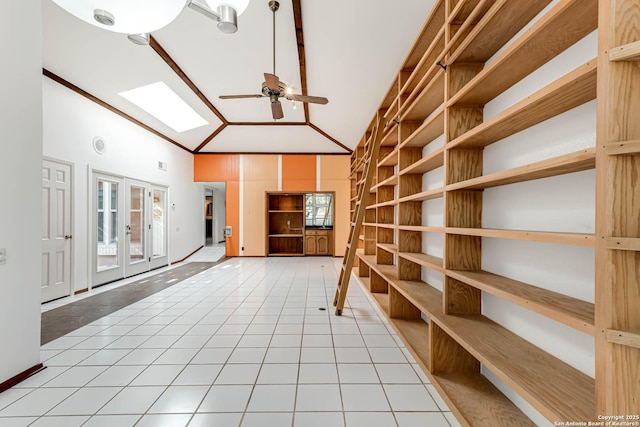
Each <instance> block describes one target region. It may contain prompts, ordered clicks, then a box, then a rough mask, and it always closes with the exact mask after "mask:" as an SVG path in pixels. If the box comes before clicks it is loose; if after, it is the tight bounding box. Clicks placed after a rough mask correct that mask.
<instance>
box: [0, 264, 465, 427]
mask: <svg viewBox="0 0 640 427" xmlns="http://www.w3.org/2000/svg"><path fill="white" fill-rule="evenodd" d="M340 266H341V260H340V259H334V258H325V257H307V258H245V259H243V258H234V259H231V260H229V261H227V262H225V263H222V264H219V265H217V266H215V267H214V268H212V269H210V270H207V271H205V272H203V273H200V274H198V275H196V276H193V277H191V278H189V279H187V280H185V281H183V282H181V283H178V284H176V285H174V286H172V287H170V288H167V289H165V290H163V291H160V292H159V293H156V294H154V295H152V296H150V297H148V298H146V299H144V300H141V301H139V302H137V303H135V304H132V305H131V306H129V307H126V308H124V309H122V310H119V311H117V312H115V313H113V314H111V315H108V316H106V317H103V318H101V319H99V320H97V321H95V322H93V323H91V324H89V325H87V326H85V327H83V328H80V329H78V330H76V331H74V332H72V333H70V334H68V335H66V336H64V337H61V338H59V339H57V340H55V341H52V342H50V343H48V344H46V345H45V346H43V347H42V349H41V354H42V359H43V362H44V364H45V365H46V366H47V369H45V370H44V371H42V372H40V373H38V374H36V375H34V376H32V377H31V378H29V379H27V380H26V381H24V382H22V383H21V384H19V385H18V386H16V387H14V388H12V389H9V390H7V391H5V392H4V393H1V394H0V427H4V426H27V425H32V426H65V427H70V426H110V427H111V426H117V427H126V426H134V425H135V426H154V427H158V426H171V427H174V426H175V427H179V426H187V425H189V426H208V427H210V426H213V427H231V426H235V427H237V426H242V427H252V426H259V427H280V426H283V427H284V426H286V427H316V426H317V427H319V426H322V427H326V426H331V427H365V426H366V427H378V426H379V427H414V426H415V427H425V426H428V427H449V426H458V425H459V424H458V423H457V422H456V420H455V418H454V417H453V416H452V414H451V413H450V412H449V411H448V408H447V407H446V405H445V404H444V402H442V399H440V397H439V396H438V394H437V393H436V391H435V389H434V388H433V386H432V385H431V384H429V381H428V380H427V378H426V377H425V376H424V374H423V373H422V372H421V371H420V368H419V367H418V365H417V364H415V361H414V360H413V359H412V357H411V355H410V354H409V352H408V351H407V350H406V348H404V347H403V345H402V343H401V341H400V340H399V338H398V337H397V336H396V335H395V333H394V331H393V329H392V328H391V327H390V326H389V325H388V323H387V322H386V320H385V318H384V317H383V316H382V315H380V313H379V312H378V310H377V307H375V306H374V304H373V303H372V301H371V299H370V297H369V296H368V294H367V293H366V292H365V291H364V290H363V289H362V288H361V287H360V286H359V284H358V283H357V282H356V281H355V280H352V282H351V286H350V288H349V293H348V298H347V304H346V306H345V310H344V314H343V315H342V316H340V317H337V316H335V315H333V310H332V308H333V307H332V306H331V303H332V300H333V295H334V292H335V284H336V281H337V272H338V271H339V269H340ZM323 308H324V309H326V310H321V309H323Z"/></svg>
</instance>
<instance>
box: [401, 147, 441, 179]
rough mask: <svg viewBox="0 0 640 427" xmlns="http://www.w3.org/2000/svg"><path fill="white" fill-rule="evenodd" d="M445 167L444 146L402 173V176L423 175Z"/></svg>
mask: <svg viewBox="0 0 640 427" xmlns="http://www.w3.org/2000/svg"><path fill="white" fill-rule="evenodd" d="M443 165H444V146H443V147H440V148H438V149H437V150H436V151H434V152H433V153H430V154H428V155H426V156H424V157H423V158H422V159H420V160H418V161H417V162H415V163H414V164H412V165H411V166H408V167H406V168H404V169H403V170H401V171H400V175H410V174H423V173H427V172H431V171H432V170H434V169H437V168H439V167H441V166H443Z"/></svg>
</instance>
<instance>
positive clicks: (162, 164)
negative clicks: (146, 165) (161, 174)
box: [158, 161, 167, 171]
mask: <svg viewBox="0 0 640 427" xmlns="http://www.w3.org/2000/svg"><path fill="white" fill-rule="evenodd" d="M158 169H160V170H163V171H166V170H167V162H160V161H159V162H158Z"/></svg>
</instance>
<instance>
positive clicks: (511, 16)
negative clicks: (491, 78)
mask: <svg viewBox="0 0 640 427" xmlns="http://www.w3.org/2000/svg"><path fill="white" fill-rule="evenodd" d="M550 2H551V0H541V1H528V2H517V1H515V2H514V1H502V2H495V3H494V4H493V5H492V6H491V8H490V9H489V10H487V11H486V13H484V14H483V16H482V18H481V19H480V20H479V21H478V23H477V24H476V25H475V26H474V27H473V29H472V30H471V32H470V33H469V35H467V36H466V37H465V38H464V40H463V41H462V43H460V45H459V46H458V48H457V49H456V50H455V51H453V52H452V53H451V54H450V57H449V58H448V59H447V63H448V64H451V63H453V62H467V63H469V62H482V63H484V62H486V61H487V60H488V59H489V58H491V57H492V56H493V55H494V54H495V53H496V52H497V51H498V50H499V49H500V48H501V47H502V46H504V45H505V44H506V43H507V42H508V41H509V40H510V39H511V38H512V37H513V36H514V35H516V34H517V33H518V31H520V30H521V29H522V27H524V26H525V25H526V24H527V23H528V22H529V21H531V20H532V19H533V18H534V17H535V16H536V15H537V14H538V13H539V12H540V11H541V10H542V9H544V8H545V6H547V4H549V3H550Z"/></svg>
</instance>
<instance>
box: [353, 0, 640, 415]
mask: <svg viewBox="0 0 640 427" xmlns="http://www.w3.org/2000/svg"><path fill="white" fill-rule="evenodd" d="M550 3H551V0H542V1H530V2H529V1H492V0H440V1H436V4H435V6H434V8H433V10H432V12H431V15H430V16H429V17H428V18H427V20H426V22H425V25H424V27H423V28H422V31H421V33H420V35H419V36H418V38H417V40H416V42H415V43H414V45H413V47H412V48H411V50H410V51H409V54H408V55H407V57H406V59H405V61H404V63H403V64H402V66H401V67H400V69H399V71H398V74H397V75H396V77H395V79H394V80H393V82H392V84H391V87H390V89H389V92H388V94H387V96H386V97H385V100H384V101H383V103H382V104H381V106H380V107H379V109H378V111H377V113H376V116H375V117H374V118H373V119H372V121H371V124H370V125H369V126H368V127H367V129H366V131H365V133H364V136H363V137H362V139H361V141H360V144H359V145H358V147H357V149H356V151H355V152H354V154H353V159H352V165H353V167H352V173H351V179H352V189H353V190H354V192H355V190H356V189H358V188H359V187H358V185H359V184H360V183H361V180H362V177H361V176H360V177H358V174H359V173H360V172H359V171H358V164H359V159H360V158H361V156H362V154H361V153H363V152H364V150H365V149H366V147H367V144H368V143H369V141H370V139H371V135H372V133H373V131H374V125H373V124H374V123H375V122H376V120H377V119H378V117H381V118H383V119H384V120H385V121H386V122H387V123H388V128H387V129H386V130H385V136H384V144H383V147H382V148H381V149H380V156H379V158H378V159H376V163H375V164H376V165H377V175H376V177H375V178H376V179H375V182H376V184H374V185H372V187H371V188H370V189H367V190H368V191H370V197H369V203H368V207H367V218H366V220H365V224H364V232H363V237H362V239H361V244H362V246H361V248H360V249H358V251H357V253H356V254H357V258H358V259H359V265H358V268H357V269H356V272H357V275H358V277H359V278H360V280H361V281H362V282H363V284H364V285H365V287H366V288H367V289H368V290H369V291H370V292H371V295H372V296H373V298H374V300H375V301H376V302H377V303H378V305H379V306H380V308H381V310H382V311H383V312H384V313H385V314H386V315H387V316H388V317H389V321H390V324H391V325H392V326H393V327H394V328H395V329H396V331H397V333H398V335H399V336H400V338H401V339H402V340H403V341H404V343H405V344H406V346H407V348H408V349H409V351H410V352H411V353H412V354H413V355H414V356H415V358H416V360H417V361H418V363H419V364H420V366H421V367H422V368H423V369H424V371H425V373H426V374H427V376H429V378H430V379H431V381H432V383H433V385H434V386H435V387H436V389H437V390H438V391H439V392H440V393H441V394H442V396H443V399H444V400H445V402H446V403H447V404H448V405H449V407H450V408H451V410H452V411H453V413H454V414H455V415H456V417H457V418H458V420H459V421H460V423H461V424H462V425H465V426H492V427H493V426H515V425H518V426H521V425H522V426H526V425H535V423H534V422H533V421H532V420H531V419H529V418H528V417H527V416H526V415H525V414H524V413H523V410H521V409H520V408H519V407H518V406H516V404H514V403H513V402H512V400H511V398H510V397H507V396H506V395H505V394H503V393H502V392H501V391H500V390H499V389H498V388H497V387H496V386H495V385H494V384H493V383H492V380H490V379H488V378H487V377H486V376H484V375H483V372H484V371H485V370H487V371H490V372H491V373H492V375H493V376H494V377H497V378H499V379H500V380H501V381H502V386H503V387H505V386H506V387H507V388H508V389H509V392H510V393H511V395H517V396H518V397H519V398H521V399H522V400H524V401H526V402H527V403H528V404H529V405H530V407H531V408H533V409H535V410H536V411H537V412H538V413H539V414H541V415H542V416H543V417H545V418H547V419H548V420H549V421H550V422H552V423H553V422H567V421H581V422H582V421H584V422H588V421H597V415H607V414H609V415H610V414H618V413H620V414H622V413H624V414H636V413H639V412H640V408H639V407H638V402H639V401H640V386H639V385H638V384H640V382H638V372H640V371H638V370H637V366H640V351H639V350H638V348H639V347H640V310H638V309H637V306H638V303H640V301H639V297H638V295H640V278H639V277H638V275H637V271H638V266H639V265H640V225H639V221H638V212H640V209H639V208H638V202H637V200H640V194H639V193H640V184H638V179H639V178H638V177H639V176H640V119H639V118H640V97H638V96H637V88H638V87H640V68H639V67H638V66H637V63H634V62H633V61H639V60H640V41H638V40H634V39H633V37H636V38H638V36H637V33H638V32H637V28H640V4H639V3H638V2H637V1H634V0H617V1H616V2H614V1H613V0H605V1H602V0H601V1H598V0H560V1H558V2H556V3H555V4H554V5H553V6H552V7H547V6H548V5H549V4H550ZM545 8H546V9H545ZM543 10H544V13H543V14H541V12H542V11H543ZM539 14H541V15H542V16H539V17H537V18H536V16H537V15H539ZM534 18H536V22H535V23H534V24H533V25H531V26H530V27H529V28H528V29H527V30H526V31H521V30H522V29H523V28H524V27H525V26H526V25H527V24H529V23H530V22H531V21H532V20H533V19H534ZM614 27H615V28H614ZM596 28H598V29H599V32H600V34H601V35H600V39H601V40H600V45H601V46H600V49H599V53H598V55H597V58H596V59H593V60H590V61H588V62H586V63H584V64H582V65H580V66H577V67H576V68H575V69H573V70H572V71H570V72H568V73H566V74H565V75H563V76H561V77H559V78H557V79H556V80H555V81H552V82H551V83H549V84H546V85H545V86H544V87H542V88H540V89H539V90H537V91H535V92H534V93H532V94H531V95H529V96H527V97H525V98H524V99H522V100H520V101H519V102H515V103H514V104H513V105H511V106H510V107H508V108H506V109H505V110H504V111H502V112H500V113H498V114H497V115H494V116H493V117H491V118H489V119H487V120H485V117H484V105H485V104H487V103H489V102H490V101H492V100H493V99H495V98H496V97H498V96H499V95H501V94H503V93H504V92H505V91H507V89H510V88H511V87H513V86H514V85H515V84H516V83H518V82H520V81H522V80H523V79H524V78H526V77H527V76H529V75H530V74H532V73H533V72H535V71H536V70H538V69H539V68H540V67H542V66H543V65H545V64H546V63H547V62H549V61H550V60H552V59H553V58H555V57H556V56H558V55H559V54H561V53H562V52H564V51H565V50H567V49H568V48H570V47H571V46H572V45H574V44H575V43H576V42H578V41H580V40H582V39H583V38H584V37H586V36H587V35H589V34H590V33H592V32H593V31H594V30H595V29H596ZM604 33H606V34H607V36H606V37H605V36H602V34H604ZM516 34H518V35H517V37H514V36H516ZM512 39H513V40H512ZM609 39H611V40H609ZM603 43H604V44H603ZM438 62H439V63H438ZM603 70H604V71H603ZM603 91H604V92H606V93H609V92H610V93H609V94H608V95H602V93H603ZM596 98H597V99H598V120H599V134H598V143H597V144H596V147H594V148H587V149H580V150H577V148H576V149H574V150H577V151H573V152H569V153H566V154H558V153H551V154H549V155H548V156H547V157H546V158H544V159H543V160H538V161H535V162H531V163H529V164H524V165H522V166H516V167H511V168H506V169H504V170H500V171H498V172H492V173H485V172H484V170H483V160H484V149H485V148H486V147H488V146H491V145H492V144H494V143H497V142H502V140H504V138H507V137H510V136H513V135H515V134H517V133H518V132H521V131H523V130H527V129H529V128H531V127H532V126H535V125H539V124H541V123H543V122H545V121H546V120H548V119H551V118H554V117H557V116H559V115H560V114H563V113H565V112H568V111H569V110H572V109H574V108H576V107H578V106H581V105H583V104H585V103H587V102H589V101H593V100H595V99H596ZM602 100H604V102H603V101H602ZM607 132H608V133H607ZM442 141H444V142H442ZM600 141H603V143H601V142H600ZM565 152H566V151H562V152H561V153H565ZM520 164H522V163H520ZM593 169H595V170H596V175H597V177H598V178H597V180H598V190H597V194H598V207H597V209H596V210H597V212H596V215H597V222H598V226H597V227H596V233H595V234H585V233H575V232H571V230H567V231H558V232H551V231H544V230H511V229H496V228H491V227H489V226H487V225H483V217H482V211H483V196H484V192H485V190H487V189H492V188H496V187H503V186H508V185H512V184H518V183H524V182H530V181H539V180H542V179H546V178H550V177H559V176H563V175H570V174H576V173H580V172H583V171H587V170H593ZM608 176H609V177H611V178H610V179H608V178H607V177H608ZM434 177H435V178H434ZM441 177H444V178H443V182H441V183H439V182H437V180H439V179H442V178H441ZM434 180H435V181H434ZM492 191H494V190H492ZM354 194H355V193H354ZM428 203H436V205H435V206H440V204H441V205H442V209H443V211H442V215H441V217H442V223H441V224H437V223H435V224H432V223H426V221H427V219H425V218H430V217H429V216H428V215H423V213H426V212H423V209H427V208H425V206H429V205H428ZM438 203H439V204H438ZM354 204H355V201H353V202H352V206H353V205H354ZM431 209H432V208H431ZM430 212H431V213H433V211H430ZM437 217H440V215H437ZM428 221H432V220H431V219H428ZM440 239H441V243H442V245H441V247H442V253H436V252H434V251H437V250H438V249H437V248H438V245H435V246H434V245H433V242H434V241H435V242H438V241H440ZM483 239H509V240H515V241H518V242H541V243H545V244H552V245H564V246H566V247H584V248H595V250H596V254H597V264H598V267H597V280H596V284H595V289H596V296H595V301H596V303H595V304H594V303H592V302H589V301H584V300H582V299H578V298H575V297H573V296H570V295H566V294H564V293H562V292H558V291H557V290H556V289H554V288H553V287H549V285H548V284H546V286H547V288H545V287H543V286H541V285H540V284H536V283H533V282H534V281H535V280H532V281H531V282H532V283H526V282H525V281H522V280H516V278H515V277H507V276H508V274H507V275H504V274H496V273H494V272H491V271H487V270H486V269H483V264H482V254H483V252H482V251H483V244H482V242H483ZM427 243H429V244H427ZM434 247H435V248H436V249H434ZM425 248H426V249H425ZM580 250H582V249H580ZM603 266H606V267H603ZM539 268H540V269H544V265H540V266H539ZM618 272H622V274H617V273H618ZM431 277H437V278H440V279H441V282H442V283H443V286H442V291H440V290H438V289H439V287H438V288H436V287H434V286H432V285H431V284H429V283H428V281H432V279H430V278H431ZM613 278H615V279H613ZM613 282H615V283H613ZM433 283H436V281H435V280H433ZM558 289H561V288H558ZM485 295H486V296H491V297H492V298H498V299H499V300H501V301H504V302H507V303H510V304H512V305H514V308H517V309H519V310H521V309H524V310H525V311H529V312H532V313H535V314H536V315H539V316H542V317H544V318H546V319H548V320H551V321H554V322H557V323H559V324H561V325H564V326H563V327H568V328H570V329H572V330H573V331H575V332H577V333H581V334H585V335H586V336H589V337H593V338H592V339H593V340H594V346H595V348H596V378H597V380H594V379H593V378H591V377H590V376H588V375H585V374H584V373H583V372H582V371H580V370H579V369H577V368H576V367H574V366H570V365H569V364H567V363H565V362H564V361H563V360H560V359H559V358H558V357H556V356H554V355H552V354H550V353H549V352H547V351H545V350H544V349H542V348H540V347H537V346H536V345H534V344H532V343H531V342H529V341H527V340H526V339H524V338H523V337H521V336H519V335H518V334H517V333H516V332H513V331H511V330H510V329H507V327H505V326H504V325H501V324H499V323H496V322H495V321H494V320H491V319H490V318H489V317H488V315H485V314H483V313H484V311H483V305H482V304H483V296H485ZM602 301H612V302H615V308H612V306H611V305H610V304H606V303H605V304H602ZM599 302H600V303H599ZM515 306H517V307H515ZM632 306H635V307H636V308H635V309H634V308H632ZM611 363H619V365H617V366H616V368H615V369H614V368H613V367H611ZM632 367H636V368H632ZM634 369H635V370H634ZM625 375H626V377H625V378H623V377H624V376H625ZM611 384H615V385H611ZM514 401H516V400H514ZM634 405H635V406H634Z"/></svg>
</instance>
